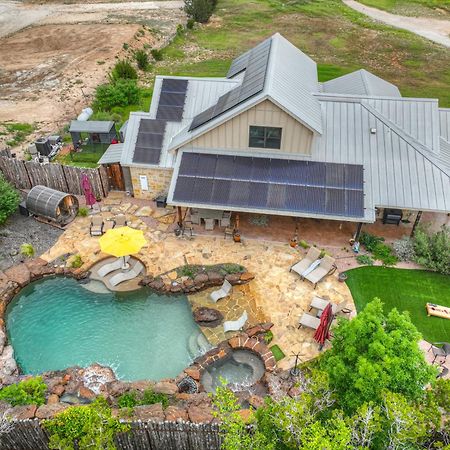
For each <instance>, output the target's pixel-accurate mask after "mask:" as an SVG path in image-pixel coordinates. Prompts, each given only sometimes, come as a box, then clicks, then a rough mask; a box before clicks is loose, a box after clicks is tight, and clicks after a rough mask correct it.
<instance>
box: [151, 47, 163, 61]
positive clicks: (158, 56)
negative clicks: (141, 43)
mask: <svg viewBox="0 0 450 450" xmlns="http://www.w3.org/2000/svg"><path fill="white" fill-rule="evenodd" d="M150 53H151V54H152V57H153V59H154V60H155V61H162V60H163V58H164V56H163V52H162V50H159V49H157V48H153V49H152V50H151V51H150Z"/></svg>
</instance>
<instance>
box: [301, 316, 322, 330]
mask: <svg viewBox="0 0 450 450" xmlns="http://www.w3.org/2000/svg"><path fill="white" fill-rule="evenodd" d="M319 325H320V319H319V318H318V317H314V316H312V315H311V314H308V313H303V316H302V317H300V319H299V321H298V328H301V327H306V328H312V329H313V330H317V328H319Z"/></svg>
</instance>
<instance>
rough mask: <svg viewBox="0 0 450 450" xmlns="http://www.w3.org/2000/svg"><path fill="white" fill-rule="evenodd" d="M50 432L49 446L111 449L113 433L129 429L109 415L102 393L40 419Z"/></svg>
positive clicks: (84, 449) (56, 447) (69, 449)
mask: <svg viewBox="0 0 450 450" xmlns="http://www.w3.org/2000/svg"><path fill="white" fill-rule="evenodd" d="M43 426H44V428H45V429H46V430H47V431H48V432H49V434H50V442H49V448H52V449H65V450H73V449H75V448H77V449H79V450H88V449H99V450H100V449H110V450H111V449H114V448H116V447H115V445H114V436H115V435H116V434H117V433H120V432H126V431H128V430H129V429H130V426H129V425H126V424H122V423H120V421H119V419H117V418H115V417H112V415H111V409H110V408H109V406H108V403H107V402H106V400H105V399H104V398H103V397H97V398H96V399H95V401H94V402H92V403H91V404H90V405H88V406H72V407H70V408H67V409H66V410H65V411H62V412H61V413H59V414H57V415H56V416H55V417H54V418H53V419H49V420H45V421H44V422H43Z"/></svg>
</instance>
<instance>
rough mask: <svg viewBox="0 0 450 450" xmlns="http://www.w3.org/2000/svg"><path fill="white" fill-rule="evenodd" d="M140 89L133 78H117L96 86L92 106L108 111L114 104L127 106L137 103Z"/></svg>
mask: <svg viewBox="0 0 450 450" xmlns="http://www.w3.org/2000/svg"><path fill="white" fill-rule="evenodd" d="M140 95H141V92H140V89H139V88H138V86H137V84H136V81H135V80H117V81H116V82H114V83H108V84H102V85H100V86H98V87H97V89H96V93H95V100H94V108H95V109H96V110H101V111H110V110H111V109H112V108H113V107H114V106H128V105H133V104H136V103H139V99H140Z"/></svg>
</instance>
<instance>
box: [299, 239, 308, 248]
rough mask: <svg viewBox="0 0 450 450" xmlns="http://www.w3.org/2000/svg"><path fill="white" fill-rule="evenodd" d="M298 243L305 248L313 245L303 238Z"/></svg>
mask: <svg viewBox="0 0 450 450" xmlns="http://www.w3.org/2000/svg"><path fill="white" fill-rule="evenodd" d="M298 245H300V247H302V248H304V249H305V250H306V249H307V248H309V247H311V246H310V245H309V244H308V243H307V242H306V241H304V240H303V239H302V240H301V241H299V243H298Z"/></svg>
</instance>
